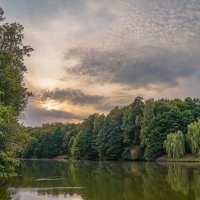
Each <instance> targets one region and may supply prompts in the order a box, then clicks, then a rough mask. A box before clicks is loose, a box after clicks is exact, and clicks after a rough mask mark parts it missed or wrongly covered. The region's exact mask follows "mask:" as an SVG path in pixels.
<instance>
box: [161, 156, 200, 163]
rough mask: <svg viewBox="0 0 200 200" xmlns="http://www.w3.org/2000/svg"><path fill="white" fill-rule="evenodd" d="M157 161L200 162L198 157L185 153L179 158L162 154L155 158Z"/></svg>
mask: <svg viewBox="0 0 200 200" xmlns="http://www.w3.org/2000/svg"><path fill="white" fill-rule="evenodd" d="M157 162H200V157H195V156H193V155H191V154H186V155H185V156H183V157H182V158H179V159H176V158H168V157H167V156H162V157H159V158H158V159H157Z"/></svg>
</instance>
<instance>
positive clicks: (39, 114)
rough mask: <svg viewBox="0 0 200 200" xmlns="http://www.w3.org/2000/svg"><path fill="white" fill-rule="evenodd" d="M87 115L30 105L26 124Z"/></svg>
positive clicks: (64, 119) (26, 115)
mask: <svg viewBox="0 0 200 200" xmlns="http://www.w3.org/2000/svg"><path fill="white" fill-rule="evenodd" d="M85 117H86V116H81V115H76V114H73V113H70V112H65V111H58V110H45V109H42V108H38V107H35V106H34V105H29V106H28V108H27V111H26V113H25V119H24V121H25V124H29V125H38V124H42V123H46V122H47V121H49V122H55V121H60V120H63V121H66V122H67V121H68V120H69V121H70V120H72V119H75V120H83V119H84V118H85Z"/></svg>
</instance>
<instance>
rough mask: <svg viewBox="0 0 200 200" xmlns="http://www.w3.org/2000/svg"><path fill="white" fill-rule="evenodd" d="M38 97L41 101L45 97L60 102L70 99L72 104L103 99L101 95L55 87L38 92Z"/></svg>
mask: <svg viewBox="0 0 200 200" xmlns="http://www.w3.org/2000/svg"><path fill="white" fill-rule="evenodd" d="M40 98H41V100H42V101H45V100H47V99H52V100H56V101H60V102H64V101H70V102H71V103H73V104H82V105H89V104H98V103H99V102H101V101H103V100H104V97H103V96H98V95H89V94H85V93H83V92H82V91H81V90H74V89H69V88H67V89H58V88H57V89H55V90H46V91H42V92H40Z"/></svg>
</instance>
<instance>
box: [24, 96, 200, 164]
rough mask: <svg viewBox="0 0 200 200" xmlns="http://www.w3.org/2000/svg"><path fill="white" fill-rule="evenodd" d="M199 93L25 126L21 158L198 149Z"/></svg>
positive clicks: (129, 156) (146, 155)
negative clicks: (74, 120)
mask: <svg viewBox="0 0 200 200" xmlns="http://www.w3.org/2000/svg"><path fill="white" fill-rule="evenodd" d="M199 117H200V99H198V98H193V99H192V98H186V99H185V100H180V99H173V100H168V99H160V100H154V99H149V100H146V101H143V98H141V97H136V98H135V100H134V101H133V103H132V104H130V105H128V106H125V107H121V108H119V107H115V108H114V109H113V110H111V111H110V113H109V114H108V115H104V114H102V115H99V114H97V113H96V114H93V115H90V116H89V117H88V118H87V119H85V120H84V121H83V122H82V123H79V124H69V123H68V124H62V123H53V124H44V125H42V126H41V127H26V128H25V129H26V132H27V133H28V134H29V136H30V138H31V140H30V143H29V145H28V147H27V148H26V150H25V152H23V154H22V155H21V156H23V157H25V158H32V157H34V158H54V157H56V156H58V155H66V157H67V158H75V159H89V160H147V161H153V160H155V159H156V158H157V157H159V156H162V155H167V156H168V157H171V158H175V159H178V158H181V157H182V156H184V155H185V154H186V153H189V154H193V155H194V156H196V157H198V156H199V153H200V151H199V150H200V120H198V118H199Z"/></svg>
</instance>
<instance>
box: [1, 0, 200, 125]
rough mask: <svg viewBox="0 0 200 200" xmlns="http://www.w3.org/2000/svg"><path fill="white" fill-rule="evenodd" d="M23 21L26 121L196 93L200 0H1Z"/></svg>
mask: <svg viewBox="0 0 200 200" xmlns="http://www.w3.org/2000/svg"><path fill="white" fill-rule="evenodd" d="M0 7H2V8H3V10H4V12H5V17H6V21H7V22H14V21H17V22H19V23H21V24H23V25H24V27H25V30H24V34H25V39H24V44H26V45H30V46H32V47H33V48H34V52H33V53H32V55H31V57H30V58H26V59H25V63H26V65H27V68H28V72H27V73H26V75H25V83H26V86H27V87H28V88H29V90H31V91H32V92H33V93H34V97H32V98H30V99H29V103H28V106H27V109H26V111H25V112H24V117H23V119H22V121H23V123H24V124H25V125H32V126H36V125H41V124H42V123H47V122H49V123H52V122H64V123H66V122H80V121H82V120H83V119H84V118H86V117H87V116H88V115H90V114H93V113H105V114H106V113H108V111H109V110H110V109H112V108H113V107H115V106H117V105H118V106H124V105H127V104H130V103H131V102H132V101H133V100H134V98H135V97H136V96H142V97H144V99H148V98H152V97H153V98H155V99H158V98H176V97H178V98H182V99H183V98H185V97H188V96H191V97H199V92H200V91H199V90H200V1H199V0H190V1H188V0H101V1H99V0H56V1H55V0H34V1H33V0H9V1H8V0H0Z"/></svg>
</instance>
